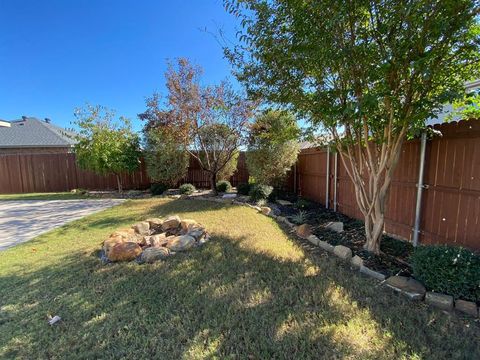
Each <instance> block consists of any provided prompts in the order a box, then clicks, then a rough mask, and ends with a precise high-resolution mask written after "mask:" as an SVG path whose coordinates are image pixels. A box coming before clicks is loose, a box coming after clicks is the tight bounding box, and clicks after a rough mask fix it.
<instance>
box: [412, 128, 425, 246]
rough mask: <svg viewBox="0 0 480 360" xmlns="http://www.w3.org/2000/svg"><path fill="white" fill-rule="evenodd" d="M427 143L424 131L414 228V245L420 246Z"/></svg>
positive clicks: (421, 143) (421, 144) (421, 142)
mask: <svg viewBox="0 0 480 360" xmlns="http://www.w3.org/2000/svg"><path fill="white" fill-rule="evenodd" d="M426 144H427V133H426V132H423V133H422V137H421V139H420V164H419V170H418V183H417V201H416V204H415V225H414V228H413V239H412V243H413V246H418V238H419V233H420V220H421V219H420V217H421V216H420V212H421V211H422V192H423V188H424V185H423V173H424V170H425V148H426Z"/></svg>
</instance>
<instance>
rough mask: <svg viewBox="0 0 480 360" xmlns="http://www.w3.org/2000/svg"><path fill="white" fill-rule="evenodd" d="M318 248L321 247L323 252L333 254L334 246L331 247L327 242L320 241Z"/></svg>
mask: <svg viewBox="0 0 480 360" xmlns="http://www.w3.org/2000/svg"><path fill="white" fill-rule="evenodd" d="M318 246H319V247H321V248H322V249H323V250H325V251H328V252H329V253H333V250H334V246H333V245H330V244H329V243H328V242H326V241H322V240H319V241H318Z"/></svg>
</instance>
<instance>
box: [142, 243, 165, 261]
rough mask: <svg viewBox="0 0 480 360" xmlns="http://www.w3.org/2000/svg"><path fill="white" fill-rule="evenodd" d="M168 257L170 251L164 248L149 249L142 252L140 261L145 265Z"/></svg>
mask: <svg viewBox="0 0 480 360" xmlns="http://www.w3.org/2000/svg"><path fill="white" fill-rule="evenodd" d="M169 255H170V250H169V249H167V248H165V247H150V248H146V249H145V250H143V252H142V256H141V260H142V261H144V262H146V263H153V262H155V261H158V260H162V259H165V258H166V257H168V256H169Z"/></svg>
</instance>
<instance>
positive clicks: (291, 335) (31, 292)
mask: <svg viewBox="0 0 480 360" xmlns="http://www.w3.org/2000/svg"><path fill="white" fill-rule="evenodd" d="M186 202H188V201H186ZM195 204H196V205H197V203H195ZM206 205H208V206H204V205H203V204H200V205H198V208H197V210H196V211H197V212H198V211H209V210H208V208H210V206H211V207H213V208H216V209H217V210H218V209H219V208H222V206H220V205H222V204H215V203H213V204H211V203H207V204H206ZM227 207H228V206H227ZM184 208H185V209H189V205H188V204H178V203H176V204H174V202H168V203H165V204H161V205H159V206H157V207H155V208H154V209H153V211H152V212H149V213H148V215H150V216H151V215H152V213H153V214H158V215H163V216H164V215H168V214H170V213H175V212H188V211H186V210H184ZM191 211H193V210H191ZM145 215H147V214H145ZM93 223H95V222H93ZM246 240H247V239H246V238H245V237H237V238H234V237H228V236H224V235H221V234H215V233H213V234H212V241H211V242H209V243H207V244H206V245H205V246H203V247H201V248H198V249H194V250H192V251H190V252H188V253H178V254H177V255H175V256H173V257H171V258H169V259H167V260H166V261H162V262H159V263H156V264H152V265H138V264H135V263H120V264H112V265H107V266H105V265H102V264H101V262H100V261H99V259H98V258H96V257H94V256H89V255H87V254H85V253H84V252H81V251H79V252H76V253H73V254H71V255H69V256H66V257H65V258H63V259H62V261H61V263H56V264H52V265H50V266H46V267H43V268H41V269H39V270H36V271H31V272H26V273H25V274H22V275H17V274H15V273H13V274H12V275H8V276H4V277H2V278H0V289H2V291H1V293H0V304H1V311H0V344H2V345H0V357H6V358H15V357H19V358H31V357H32V356H34V357H36V358H52V357H55V358H99V357H102V358H105V357H107V358H155V357H157V358H172V359H173V358H175V359H178V358H195V357H201V358H214V357H220V358H225V357H238V358H353V357H357V358H396V357H400V356H402V355H405V356H408V355H409V354H411V355H413V354H417V355H418V356H419V357H431V356H434V355H435V356H440V357H449V358H469V357H471V358H475V357H477V358H478V356H480V353H479V351H480V350H479V348H478V343H476V341H475V339H477V340H478V334H480V330H479V327H478V324H475V323H473V322H469V323H468V324H469V326H470V327H469V328H467V327H466V326H465V324H466V323H463V322H462V320H461V319H456V318H452V319H450V318H449V317H448V316H446V315H444V314H442V313H440V312H437V311H433V310H430V309H427V308H425V306H424V305H422V304H413V303H411V302H409V301H407V300H405V299H403V298H401V297H398V296H396V295H394V294H392V293H390V292H389V291H386V290H385V289H383V288H380V287H378V286H377V285H376V284H375V283H374V282H372V281H370V279H367V278H364V277H362V276H361V275H359V274H358V273H354V272H351V271H350V269H349V268H348V267H347V266H344V265H342V264H341V263H340V262H338V261H337V260H336V259H333V258H330V257H328V256H326V255H325V254H324V253H322V252H321V251H319V250H317V249H318V248H317V249H315V250H316V252H313V253H312V252H305V254H304V257H303V258H302V259H300V260H290V259H282V258H276V257H274V256H271V255H269V254H266V253H263V252H261V251H259V250H258V249H257V250H255V249H249V248H246V247H245V246H243V243H244V242H245V241H246ZM272 241H274V239H272ZM299 244H300V245H302V246H304V247H308V246H309V245H308V244H307V243H303V242H302V243H299ZM48 314H50V315H57V314H58V315H60V316H61V317H62V319H63V320H62V322H60V323H59V324H58V325H55V326H52V327H49V326H48V325H47V324H46V317H47V315H48ZM452 334H455V336H452Z"/></svg>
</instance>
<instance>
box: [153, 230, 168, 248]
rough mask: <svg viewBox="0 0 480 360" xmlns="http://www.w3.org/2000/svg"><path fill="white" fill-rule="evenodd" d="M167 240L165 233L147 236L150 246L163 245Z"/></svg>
mask: <svg viewBox="0 0 480 360" xmlns="http://www.w3.org/2000/svg"><path fill="white" fill-rule="evenodd" d="M167 242H168V237H167V235H166V234H165V233H162V234H156V235H151V236H149V239H148V244H149V245H150V246H152V247H161V246H165V245H166V244H167Z"/></svg>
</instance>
